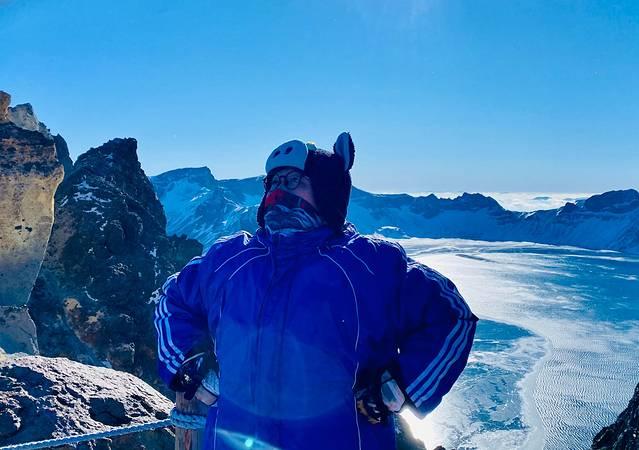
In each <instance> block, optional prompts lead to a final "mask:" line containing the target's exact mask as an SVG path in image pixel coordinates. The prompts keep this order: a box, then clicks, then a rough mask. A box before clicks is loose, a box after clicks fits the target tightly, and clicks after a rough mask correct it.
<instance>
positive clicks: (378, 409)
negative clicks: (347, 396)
mask: <svg viewBox="0 0 639 450" xmlns="http://www.w3.org/2000/svg"><path fill="white" fill-rule="evenodd" d="M381 388H382V386H381V382H378V383H373V384H370V385H368V386H366V387H365V388H362V389H359V390H358V391H357V392H356V393H355V401H356V405H357V410H358V411H359V412H360V414H362V415H363V416H364V417H366V419H367V420H368V422H369V423H371V424H373V425H375V424H378V423H386V421H387V419H388V416H389V415H390V411H389V410H388V408H387V407H386V405H385V404H384V400H383V399H382V389H381Z"/></svg>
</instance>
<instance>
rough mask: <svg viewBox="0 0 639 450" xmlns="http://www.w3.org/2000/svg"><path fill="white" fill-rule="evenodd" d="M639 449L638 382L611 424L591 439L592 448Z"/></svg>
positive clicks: (608, 449) (605, 449)
mask: <svg viewBox="0 0 639 450" xmlns="http://www.w3.org/2000/svg"><path fill="white" fill-rule="evenodd" d="M637 449H639V384H637V387H636V388H635V393H634V395H633V397H632V399H631V400H630V403H628V407H627V408H626V409H625V410H623V411H622V412H621V414H619V417H617V420H616V421H615V423H613V424H612V425H609V426H607V427H605V428H604V429H602V430H601V431H600V432H599V433H597V435H596V436H595V438H594V439H593V441H592V450H637Z"/></svg>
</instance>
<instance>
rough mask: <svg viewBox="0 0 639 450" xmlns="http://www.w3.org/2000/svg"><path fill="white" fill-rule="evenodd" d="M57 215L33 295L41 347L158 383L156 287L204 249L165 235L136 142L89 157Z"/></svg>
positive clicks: (77, 168)
mask: <svg viewBox="0 0 639 450" xmlns="http://www.w3.org/2000/svg"><path fill="white" fill-rule="evenodd" d="M55 206H56V221H55V224H54V226H53V230H52V232H51V238H50V240H49V245H48V247H47V251H46V255H45V259H44V262H43V264H42V269H41V270H40V274H39V276H38V279H37V281H36V284H35V287H34V289H33V292H32V294H31V298H30V301H29V310H30V312H31V314H32V316H33V319H34V321H35V323H36V327H37V329H38V342H39V345H40V351H41V353H42V354H43V355H47V356H66V357H69V358H72V359H74V360H77V361H81V362H85V363H90V364H97V365H104V366H109V367H113V368H114V369H118V370H124V371H128V372H131V373H134V374H136V375H138V376H140V377H141V378H143V379H145V380H147V381H149V382H152V383H154V382H155V381H156V356H155V354H156V353H155V352H156V347H155V342H156V338H155V330H154V327H153V321H152V317H153V307H154V305H152V304H149V298H150V297H151V294H152V292H153V291H154V290H155V289H156V288H157V287H158V286H159V285H161V284H162V283H163V282H164V280H165V279H166V277H167V276H168V275H170V274H171V273H174V272H176V271H179V270H180V269H181V268H182V266H183V265H184V264H186V262H187V261H188V260H189V259H190V258H191V257H193V256H195V255H198V254H201V252H202V246H201V245H200V244H199V243H197V242H196V241H194V240H189V239H186V238H177V237H171V238H168V237H167V236H166V232H165V229H166V219H165V216H164V211H163V209H162V205H161V204H160V202H159V200H158V199H157V197H156V195H155V192H154V190H153V188H152V186H151V183H150V182H149V180H148V178H147V177H146V175H145V174H144V171H143V170H142V168H141V166H140V163H139V161H138V157H137V142H136V141H135V139H114V140H112V141H109V142H107V143H106V144H104V145H102V146H100V147H98V148H92V149H90V150H89V151H87V152H86V153H84V154H82V155H80V156H79V157H78V159H77V160H76V162H75V164H74V165H73V168H72V170H71V171H70V173H69V175H68V176H67V177H66V178H65V179H64V181H63V182H62V183H61V184H60V187H59V188H58V191H57V192H56V196H55Z"/></svg>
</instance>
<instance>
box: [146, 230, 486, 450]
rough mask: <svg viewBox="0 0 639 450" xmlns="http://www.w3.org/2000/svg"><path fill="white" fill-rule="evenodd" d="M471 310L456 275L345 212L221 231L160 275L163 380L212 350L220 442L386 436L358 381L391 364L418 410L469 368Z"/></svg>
mask: <svg viewBox="0 0 639 450" xmlns="http://www.w3.org/2000/svg"><path fill="white" fill-rule="evenodd" d="M476 320H477V318H476V317H475V316H474V315H473V314H472V312H471V311H470V309H469V308H468V305H467V304H466V303H465V301H464V300H463V298H462V297H461V295H460V294H459V292H458V291H457V289H456V288H455V285H454V284H453V283H452V282H451V281H450V280H448V279H447V278H446V277H444V276H443V275H441V274H439V273H438V272H436V271H434V270H432V269H430V268H428V267H426V266H425V265H422V264H420V263H417V262H415V261H414V260H412V259H411V258H408V257H407V256H406V254H405V252H404V250H403V249H402V247H401V246H400V245H398V244H396V243H393V242H389V241H385V240H379V239H374V238H371V237H365V236H362V235H360V234H359V233H357V231H356V230H355V228H354V227H353V226H352V225H351V224H347V226H345V228H344V231H343V232H341V233H340V234H335V233H334V232H333V231H332V230H331V229H329V228H327V227H322V228H319V229H316V230H313V231H308V232H303V233H296V234H293V235H290V236H282V235H279V234H269V233H268V231H266V230H265V229H263V228H260V229H258V230H257V232H256V234H255V235H254V236H252V235H250V234H249V233H246V232H242V233H239V234H236V235H234V236H230V237H227V238H222V239H220V240H218V241H217V242H216V243H215V244H214V245H213V246H212V247H211V248H210V249H209V250H208V251H207V252H206V253H205V255H204V256H202V257H196V258H193V259H192V260H191V261H190V262H189V263H188V264H187V265H186V266H185V267H184V268H183V269H182V271H181V272H180V273H178V274H174V275H172V276H171V277H169V278H168V279H167V281H166V283H165V284H164V286H163V287H162V289H161V291H160V295H159V301H158V303H157V307H156V314H155V324H156V329H157V332H158V354H159V370H160V375H161V377H162V378H163V379H164V380H165V381H166V382H167V383H170V381H171V379H172V378H173V376H174V374H175V373H176V370H177V368H178V367H179V365H180V364H181V362H182V361H184V359H185V355H186V356H188V354H189V351H191V349H192V348H193V347H194V346H195V345H196V344H197V343H201V342H202V341H203V340H208V342H209V343H210V345H211V346H212V347H213V349H214V351H215V354H216V356H217V359H218V362H219V372H220V373H219V376H220V386H219V388H220V397H219V399H218V402H217V403H216V406H215V407H212V408H210V409H209V415H208V418H207V425H206V434H207V446H208V447H207V448H209V449H216V450H227V449H229V450H230V449H233V450H237V449H240V448H244V449H246V448H254V449H258V448H260V449H261V448H276V449H286V450H292V449H295V450H298V449H299V450H313V449H318V450H319V449H322V450H324V449H336V450H340V449H344V450H354V449H358V450H360V449H361V450H373V449H380V450H381V449H383V450H389V449H394V448H395V441H394V430H393V426H392V421H389V422H388V423H387V424H376V425H372V424H370V423H369V422H368V421H367V420H366V418H365V417H364V416H362V415H361V414H359V413H358V412H357V410H356V407H355V398H354V388H356V386H359V385H366V383H369V382H371V380H372V378H371V377H378V376H379V374H380V373H381V371H383V370H384V369H388V370H389V371H390V372H391V373H392V374H393V375H394V378H395V379H396V381H397V383H398V384H399V386H400V387H401V388H402V389H403V390H404V392H405V393H406V394H407V399H408V405H409V406H408V407H411V408H413V410H414V412H415V413H416V414H417V415H418V416H423V415H425V414H426V413H428V412H429V411H431V410H432V409H434V408H435V407H436V406H437V405H438V404H439V403H440V401H441V399H442V396H443V395H444V394H446V393H447V392H448V391H449V390H450V388H451V386H452V385H453V383H454V382H455V380H456V379H457V377H458V376H459V374H460V373H461V371H462V370H463V368H464V366H465V364H466V361H467V358H468V354H469V351H470V348H471V345H472V341H473V335H474V333H475V326H476ZM367 378H368V379H367Z"/></svg>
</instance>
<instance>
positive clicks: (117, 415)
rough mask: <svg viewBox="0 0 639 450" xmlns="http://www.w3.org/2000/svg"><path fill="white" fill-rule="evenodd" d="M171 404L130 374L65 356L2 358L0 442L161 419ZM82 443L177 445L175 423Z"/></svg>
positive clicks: (162, 448) (111, 448)
mask: <svg viewBox="0 0 639 450" xmlns="http://www.w3.org/2000/svg"><path fill="white" fill-rule="evenodd" d="M171 407H172V402H171V401H170V400H168V399H167V398H166V397H164V396H162V395H161V394H160V393H159V392H157V391H155V390H154V389H153V388H151V387H150V386H149V385H148V384H146V383H144V382H143V381H142V380H140V379H138V378H136V377H134V376H133V375H130V374H128V373H124V372H117V371H115V370H111V369H106V368H103V367H94V366H86V365H83V364H80V363H77V362H74V361H70V360H68V359H65V358H45V357H41V356H26V357H19V358H8V359H5V360H4V361H0V446H4V445H11V444H19V443H25V442H34V441H40V440H44V439H52V438H61V437H66V436H71V435H78V434H86V433H95V432H100V431H107V430H110V429H111V428H112V427H119V426H123V425H135V424H144V423H149V422H155V421H158V420H163V419H166V418H167V417H168V413H169V411H170V410H171ZM81 445H82V446H78V448H100V449H103V450H107V449H108V450H120V449H121V450H125V449H126V450H131V449H134V450H142V449H159V450H169V449H171V450H172V449H173V447H174V437H173V432H172V430H171V428H159V429H157V430H155V431H147V432H143V433H135V434H129V435H124V436H120V437H114V438H109V439H102V440H99V441H97V442H96V441H93V442H92V443H89V442H86V443H84V444H81ZM65 448H67V447H65Z"/></svg>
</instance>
